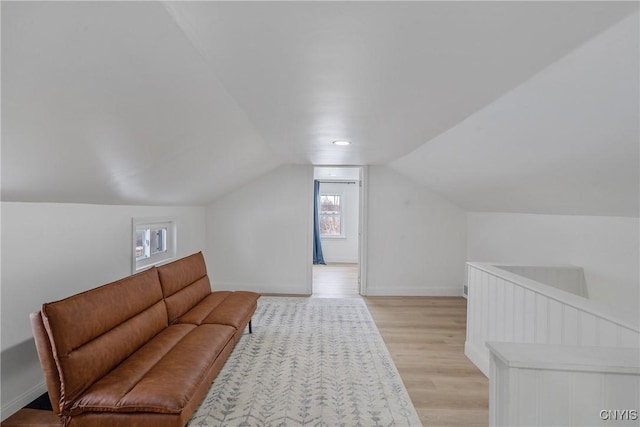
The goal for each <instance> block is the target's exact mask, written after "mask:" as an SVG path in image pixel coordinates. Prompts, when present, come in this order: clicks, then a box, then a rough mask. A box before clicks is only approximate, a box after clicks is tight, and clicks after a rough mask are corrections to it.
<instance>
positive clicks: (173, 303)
mask: <svg viewBox="0 0 640 427" xmlns="http://www.w3.org/2000/svg"><path fill="white" fill-rule="evenodd" d="M158 275H159V277H160V284H161V286H162V292H163V294H164V298H165V302H166V304H167V313H168V316H169V323H173V322H175V321H176V320H177V319H178V318H179V317H180V316H182V315H183V314H185V313H186V312H187V311H189V310H191V309H192V308H193V307H194V306H195V305H197V304H198V303H199V302H200V301H202V300H203V299H204V298H205V297H206V296H207V295H209V294H210V293H211V283H210V282H209V277H208V276H207V267H206V265H205V262H204V256H203V255H202V252H198V253H195V254H193V255H189V256H187V257H185V258H181V259H179V260H177V261H173V262H170V263H169V264H165V265H162V266H160V267H158Z"/></svg>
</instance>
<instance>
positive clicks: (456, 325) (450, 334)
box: [364, 297, 489, 427]
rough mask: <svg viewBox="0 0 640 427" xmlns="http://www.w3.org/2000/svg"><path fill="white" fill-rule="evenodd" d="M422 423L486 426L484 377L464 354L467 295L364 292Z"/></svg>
mask: <svg viewBox="0 0 640 427" xmlns="http://www.w3.org/2000/svg"><path fill="white" fill-rule="evenodd" d="M364 301H365V302H366V304H367V306H368V307H369V311H370V313H371V316H372V317H373V319H374V321H375V322H376V325H377V326H378V329H379V331H380V334H381V335H382V338H383V339H384V341H385V344H386V345H387V348H388V349H389V352H390V353H391V357H392V358H393V361H394V363H395V365H396V367H397V368H398V371H399V372H400V376H401V377H402V380H403V382H404V384H405V387H406V388H407V391H408V393H409V396H410V397H411V400H412V402H413V405H414V406H415V407H416V410H417V412H418V415H419V416H420V420H421V422H422V424H423V425H424V426H433V427H435V426H439V427H440V426H441V427H448V426H451V427H454V426H466V427H476V426H478V427H485V426H487V425H488V424H489V381H488V379H487V378H486V377H485V376H484V375H483V374H482V372H480V370H479V369H478V368H477V367H476V366H475V365H473V364H472V363H471V362H470V361H469V360H468V359H467V358H466V356H465V355H464V340H465V336H466V314H467V305H466V299H464V298H462V297H365V298H364Z"/></svg>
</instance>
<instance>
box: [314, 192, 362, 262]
mask: <svg viewBox="0 0 640 427" xmlns="http://www.w3.org/2000/svg"><path fill="white" fill-rule="evenodd" d="M359 190H360V186H359V185H358V183H357V182H356V183H355V184H345V183H332V182H322V183H320V194H340V195H341V196H342V227H343V232H344V237H341V238H334V237H323V238H322V254H323V256H324V260H325V262H328V263H329V262H347V263H357V262H358V220H359V218H358V216H359V211H360V209H359V206H360V191H359Z"/></svg>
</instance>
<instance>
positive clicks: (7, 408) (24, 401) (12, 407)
mask: <svg viewBox="0 0 640 427" xmlns="http://www.w3.org/2000/svg"><path fill="white" fill-rule="evenodd" d="M46 391H47V386H46V384H45V383H44V381H43V382H41V383H40V384H36V385H34V386H33V387H31V388H30V389H29V390H27V391H25V392H24V393H22V394H20V395H19V396H16V397H15V398H13V399H11V400H10V401H9V402H7V403H3V404H2V415H0V418H1V419H2V421H4V420H6V419H7V418H9V417H10V416H11V415H13V414H15V413H16V412H18V411H19V410H20V409H22V408H24V407H25V406H26V405H28V404H29V403H31V402H33V401H34V400H35V399H36V398H38V397H40V395H42V394H43V393H44V392H46Z"/></svg>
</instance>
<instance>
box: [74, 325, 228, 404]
mask: <svg viewBox="0 0 640 427" xmlns="http://www.w3.org/2000/svg"><path fill="white" fill-rule="evenodd" d="M234 334H235V329H234V328H232V327H230V326H226V325H202V326H195V325H189V324H179V325H171V326H169V327H167V328H166V329H165V330H164V331H162V332H161V333H159V334H158V335H157V336H156V337H154V338H153V339H152V340H151V341H149V342H148V343H147V344H146V345H145V346H143V347H142V348H140V349H139V350H138V351H137V352H135V353H134V354H132V355H131V356H130V357H129V358H128V359H126V360H125V361H124V362H123V363H121V364H120V365H119V366H117V367H116V368H115V369H114V370H113V371H111V372H110V373H109V374H107V375H106V376H105V377H103V378H102V379H100V380H99V381H97V382H96V383H95V384H94V385H93V386H92V387H91V388H89V389H88V390H87V392H86V393H84V395H83V396H82V397H81V398H80V399H78V401H77V402H76V403H75V404H74V405H73V407H72V408H71V415H77V414H80V413H84V412H119V413H122V412H152V413H165V414H179V413H180V412H181V411H182V410H183V409H184V408H185V407H186V406H187V405H188V403H189V400H190V398H191V397H192V396H193V394H194V390H195V389H196V388H198V387H199V386H200V385H201V382H202V381H204V380H205V378H206V377H207V373H208V371H209V370H210V369H211V367H212V366H213V364H214V362H215V361H216V359H217V358H218V355H220V353H221V352H222V351H223V350H224V349H225V348H226V347H227V346H233V336H234ZM105 352H108V349H105Z"/></svg>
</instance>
